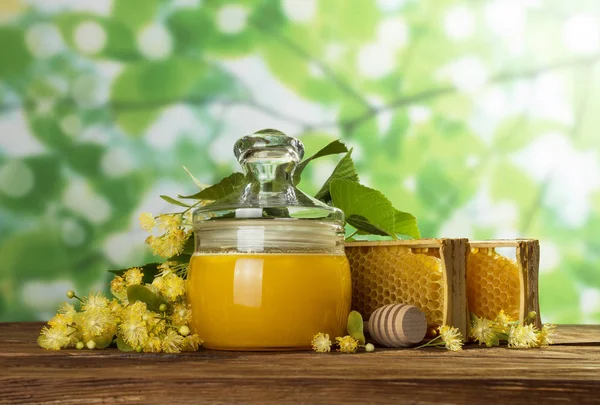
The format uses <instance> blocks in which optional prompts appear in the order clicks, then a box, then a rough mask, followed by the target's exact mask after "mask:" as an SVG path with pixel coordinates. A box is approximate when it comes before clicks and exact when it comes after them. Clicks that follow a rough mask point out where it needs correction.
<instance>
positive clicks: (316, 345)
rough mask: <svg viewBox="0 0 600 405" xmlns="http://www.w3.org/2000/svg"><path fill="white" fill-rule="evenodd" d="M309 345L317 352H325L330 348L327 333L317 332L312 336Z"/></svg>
mask: <svg viewBox="0 0 600 405" xmlns="http://www.w3.org/2000/svg"><path fill="white" fill-rule="evenodd" d="M311 345H312V349H313V350H314V351H315V352H317V353H327V352H329V351H330V350H331V340H330V339H329V335H328V334H327V333H317V334H316V335H315V336H314V337H313V339H312V342H311Z"/></svg>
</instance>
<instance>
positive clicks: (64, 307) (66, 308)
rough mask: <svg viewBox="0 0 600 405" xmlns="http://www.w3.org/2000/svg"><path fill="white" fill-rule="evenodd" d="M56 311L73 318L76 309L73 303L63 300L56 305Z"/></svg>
mask: <svg viewBox="0 0 600 405" xmlns="http://www.w3.org/2000/svg"><path fill="white" fill-rule="evenodd" d="M58 313H59V314H63V315H67V316H70V317H71V318H73V316H75V314H76V313H77V311H76V310H75V307H74V306H73V305H71V304H69V303H68V302H63V303H62V304H60V305H59V307H58Z"/></svg>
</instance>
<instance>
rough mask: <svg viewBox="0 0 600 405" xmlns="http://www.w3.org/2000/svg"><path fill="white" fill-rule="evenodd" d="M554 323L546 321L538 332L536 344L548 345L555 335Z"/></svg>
mask: <svg viewBox="0 0 600 405" xmlns="http://www.w3.org/2000/svg"><path fill="white" fill-rule="evenodd" d="M555 329H556V325H554V324H551V323H547V324H544V326H542V329H541V330H540V331H539V333H538V345H539V346H549V345H551V344H552V343H554V342H553V340H552V338H553V337H554V335H555V332H554V331H555Z"/></svg>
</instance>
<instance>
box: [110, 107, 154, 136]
mask: <svg viewBox="0 0 600 405" xmlns="http://www.w3.org/2000/svg"><path fill="white" fill-rule="evenodd" d="M161 111H162V107H148V108H146V107H144V108H140V109H136V110H122V109H115V112H114V113H115V121H116V123H117V124H118V125H119V127H120V128H121V129H123V131H124V132H125V133H127V134H129V135H134V136H139V135H142V134H143V133H144V131H145V130H146V129H147V128H148V127H150V125H152V123H153V122H154V120H155V119H156V118H157V117H158V115H159V114H160V112H161Z"/></svg>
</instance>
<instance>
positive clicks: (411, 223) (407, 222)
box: [394, 209, 421, 239]
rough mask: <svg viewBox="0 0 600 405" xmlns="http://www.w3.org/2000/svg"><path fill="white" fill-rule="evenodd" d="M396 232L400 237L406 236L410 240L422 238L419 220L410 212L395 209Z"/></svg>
mask: <svg viewBox="0 0 600 405" xmlns="http://www.w3.org/2000/svg"><path fill="white" fill-rule="evenodd" d="M394 210H395V211H396V212H395V214H394V231H395V232H396V234H399V235H406V236H408V237H409V238H415V239H418V238H420V237H421V232H420V231H419V226H418V223H417V218H415V216H414V215H412V214H409V213H408V212H402V211H399V210H397V209H394Z"/></svg>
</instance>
